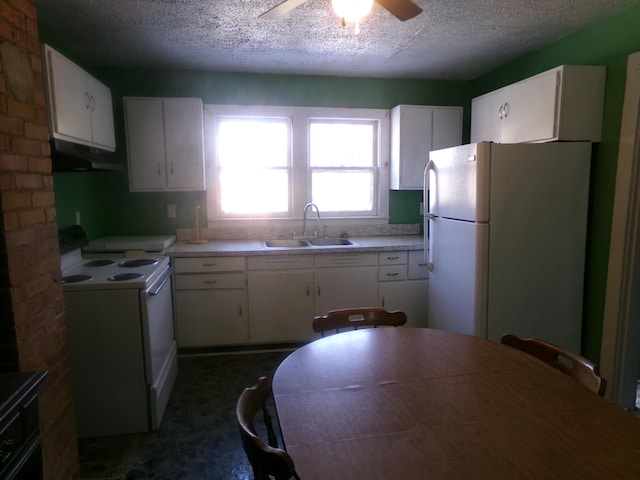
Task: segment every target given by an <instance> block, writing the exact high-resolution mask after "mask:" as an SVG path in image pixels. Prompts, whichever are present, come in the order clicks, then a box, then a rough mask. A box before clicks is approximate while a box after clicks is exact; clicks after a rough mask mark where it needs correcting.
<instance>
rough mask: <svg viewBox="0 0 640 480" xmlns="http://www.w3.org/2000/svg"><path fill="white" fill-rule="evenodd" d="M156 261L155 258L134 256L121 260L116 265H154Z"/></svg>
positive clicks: (127, 266) (129, 266)
mask: <svg viewBox="0 0 640 480" xmlns="http://www.w3.org/2000/svg"><path fill="white" fill-rule="evenodd" d="M156 263H158V261H157V260H156V259H155V258H134V259H132V260H123V261H121V262H120V263H119V264H118V265H120V266H121V267H126V268H132V267H144V266H147V265H155V264H156Z"/></svg>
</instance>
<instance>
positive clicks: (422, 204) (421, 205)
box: [420, 202, 424, 215]
mask: <svg viewBox="0 0 640 480" xmlns="http://www.w3.org/2000/svg"><path fill="white" fill-rule="evenodd" d="M420 215H424V202H420Z"/></svg>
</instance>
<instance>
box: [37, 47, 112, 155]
mask: <svg viewBox="0 0 640 480" xmlns="http://www.w3.org/2000/svg"><path fill="white" fill-rule="evenodd" d="M44 54H45V64H46V70H47V71H46V75H47V93H48V100H49V121H50V130H51V135H52V136H53V137H54V138H59V139H61V140H67V141H70V142H74V143H79V144H82V145H88V146H95V147H99V148H102V149H105V150H109V151H114V150H115V149H116V138H115V130H114V126H113V105H112V103H111V91H110V90H109V87H107V86H106V85H104V84H103V83H101V82H99V81H98V80H96V79H95V78H93V77H92V76H91V75H89V74H88V73H87V72H85V71H84V70H83V69H81V68H80V67H79V66H78V65H76V64H75V63H73V62H72V61H71V60H69V59H68V58H66V57H64V56H63V55H61V54H60V53H58V52H56V51H55V50H54V49H52V48H51V47H49V46H48V45H45V46H44Z"/></svg>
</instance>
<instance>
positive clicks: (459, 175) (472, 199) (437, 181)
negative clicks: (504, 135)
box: [425, 142, 491, 222]
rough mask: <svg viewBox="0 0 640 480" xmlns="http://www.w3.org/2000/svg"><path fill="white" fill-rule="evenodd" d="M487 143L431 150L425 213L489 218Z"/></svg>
mask: <svg viewBox="0 0 640 480" xmlns="http://www.w3.org/2000/svg"><path fill="white" fill-rule="evenodd" d="M490 146H491V144H490V143H488V142H482V143H474V144H470V145H462V146H459V147H452V148H445V149H443V150H434V151H432V152H431V153H430V154H429V160H430V161H429V164H428V165H427V168H426V169H425V187H426V189H428V194H427V193H426V192H425V196H427V197H428V204H427V205H428V212H427V213H428V214H430V215H435V216H438V217H444V218H455V219H459V220H468V221H472V222H487V221H488V220H489V174H490V170H489V168H490V156H489V152H490Z"/></svg>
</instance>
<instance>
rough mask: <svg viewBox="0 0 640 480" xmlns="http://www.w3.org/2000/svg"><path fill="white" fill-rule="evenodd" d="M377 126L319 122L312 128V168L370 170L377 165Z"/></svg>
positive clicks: (310, 141) (310, 135) (310, 152)
mask: <svg viewBox="0 0 640 480" xmlns="http://www.w3.org/2000/svg"><path fill="white" fill-rule="evenodd" d="M374 127H375V125H374V124H373V123H371V122H367V123H351V122H326V123H325V122H318V121H314V122H312V123H311V124H310V125H309V137H310V138H309V154H310V164H311V166H312V167H371V166H373V165H374V159H375V157H374V150H373V148H374V143H375V142H374V140H375V138H374V137H375V128H374Z"/></svg>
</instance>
